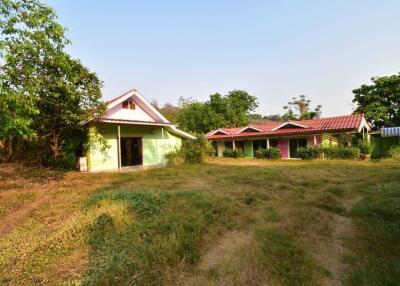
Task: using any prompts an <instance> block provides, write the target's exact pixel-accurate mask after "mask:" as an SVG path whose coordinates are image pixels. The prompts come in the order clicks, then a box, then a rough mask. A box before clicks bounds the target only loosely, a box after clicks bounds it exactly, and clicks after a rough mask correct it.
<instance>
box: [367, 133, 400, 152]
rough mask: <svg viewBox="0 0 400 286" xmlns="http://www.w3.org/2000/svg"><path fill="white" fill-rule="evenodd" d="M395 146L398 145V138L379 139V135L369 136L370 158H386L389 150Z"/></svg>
mask: <svg viewBox="0 0 400 286" xmlns="http://www.w3.org/2000/svg"><path fill="white" fill-rule="evenodd" d="M395 145H400V137H381V135H380V134H374V135H372V136H371V146H372V150H371V157H372V158H382V157H387V156H389V151H390V148H391V147H392V146H395Z"/></svg>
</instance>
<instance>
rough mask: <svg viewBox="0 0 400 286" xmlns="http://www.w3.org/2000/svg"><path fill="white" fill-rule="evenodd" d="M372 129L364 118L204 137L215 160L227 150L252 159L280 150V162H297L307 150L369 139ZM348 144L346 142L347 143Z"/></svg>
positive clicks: (257, 127) (220, 131)
mask: <svg viewBox="0 0 400 286" xmlns="http://www.w3.org/2000/svg"><path fill="white" fill-rule="evenodd" d="M370 131H371V127H370V125H369V124H368V122H367V121H366V120H365V118H364V115H363V114H354V115H345V116H335V117H326V118H315V119H309V120H293V121H288V122H271V123H266V124H251V125H248V126H243V127H240V128H219V129H216V130H213V131H210V132H208V133H207V135H206V136H207V138H208V140H210V141H212V143H213V146H214V147H215V149H216V153H217V155H218V157H222V156H223V152H224V150H225V149H226V148H229V149H240V150H241V151H242V152H243V154H244V155H245V156H248V157H253V156H254V152H255V151H256V150H258V149H269V148H271V147H276V148H279V151H280V154H281V157H282V158H296V157H297V155H296V150H297V148H299V147H306V146H319V145H324V146H334V145H338V144H341V143H343V144H344V143H345V142H344V141H343V140H344V138H348V136H347V137H346V136H343V135H349V134H359V135H360V137H361V136H362V137H363V138H369V132H370ZM346 143H347V142H346Z"/></svg>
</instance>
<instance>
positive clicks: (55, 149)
mask: <svg viewBox="0 0 400 286" xmlns="http://www.w3.org/2000/svg"><path fill="white" fill-rule="evenodd" d="M50 141H51V142H50V148H51V153H52V154H53V157H54V158H57V157H58V156H59V155H60V142H59V141H60V135H59V134H57V132H56V131H55V130H53V132H52V134H51V139H50Z"/></svg>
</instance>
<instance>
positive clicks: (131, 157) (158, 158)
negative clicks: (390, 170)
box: [81, 90, 386, 171]
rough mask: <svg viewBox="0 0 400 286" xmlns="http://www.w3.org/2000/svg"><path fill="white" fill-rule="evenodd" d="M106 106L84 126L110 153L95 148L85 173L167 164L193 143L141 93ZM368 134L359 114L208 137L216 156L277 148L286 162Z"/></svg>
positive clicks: (223, 130)
mask: <svg viewBox="0 0 400 286" xmlns="http://www.w3.org/2000/svg"><path fill="white" fill-rule="evenodd" d="M106 105H107V111H106V113H105V114H104V115H103V116H101V117H98V118H93V119H91V120H90V121H87V122H85V123H84V124H88V125H89V126H95V127H96V128H97V129H98V130H99V131H100V133H101V134H102V135H103V137H104V139H105V140H106V142H107V144H108V146H109V148H107V149H106V150H105V151H104V150H103V151H102V150H101V148H98V147H99V146H91V147H90V148H89V150H88V152H87V154H86V157H85V158H83V160H82V161H83V162H81V169H85V170H88V171H106V170H118V169H119V170H121V169H123V168H126V167H132V166H157V165H164V164H165V163H166V159H165V155H166V154H167V153H168V152H170V151H172V150H176V149H177V148H180V146H181V144H182V140H191V139H194V136H193V135H191V134H189V133H187V132H184V131H182V130H180V129H178V128H177V126H176V125H175V124H173V123H171V122H169V121H168V120H167V119H166V118H165V117H164V116H163V115H162V114H161V113H160V112H159V111H158V110H157V109H156V108H154V107H153V106H152V105H151V104H150V103H149V102H147V101H146V100H145V99H144V98H143V96H142V95H141V94H140V93H139V92H138V91H137V90H130V91H128V92H126V93H124V94H122V95H120V96H118V97H115V98H113V99H111V100H109V101H108V102H106ZM370 131H371V127H370V125H369V124H368V122H367V121H366V120H365V118H364V116H363V115H362V114H355V115H346V116H336V117H328V118H315V119H310V120H300V121H289V122H284V123H279V122H271V123H268V124H260V125H255V124H251V125H249V126H244V127H240V128H220V129H217V130H213V131H211V132H209V133H207V134H206V136H207V138H208V139H209V140H210V141H211V142H212V144H213V146H214V147H215V151H216V155H217V156H223V152H224V150H225V149H226V148H230V149H240V150H241V151H242V152H243V154H244V155H245V156H249V157H253V156H254V153H255V151H256V150H257V149H260V148H263V149H268V148H271V147H277V148H279V150H280V154H281V157H282V158H296V150H297V148H298V147H303V146H317V145H325V146H332V145H337V144H344V143H345V142H346V140H347V141H348V138H349V135H350V134H358V135H359V136H360V137H361V138H364V139H365V138H369V136H370ZM373 136H374V137H376V138H378V137H379V136H377V135H376V134H373ZM376 140H378V139H376ZM380 142H381V147H380V148H381V153H380V154H383V151H382V150H384V149H385V148H386V147H384V146H383V145H384V144H386V143H383V142H384V141H382V140H381V141H380Z"/></svg>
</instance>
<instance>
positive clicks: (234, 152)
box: [222, 148, 243, 158]
mask: <svg viewBox="0 0 400 286" xmlns="http://www.w3.org/2000/svg"><path fill="white" fill-rule="evenodd" d="M222 155H223V156H224V157H228V158H240V157H243V151H242V150H241V149H231V148H225V149H224V151H223V152H222Z"/></svg>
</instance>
